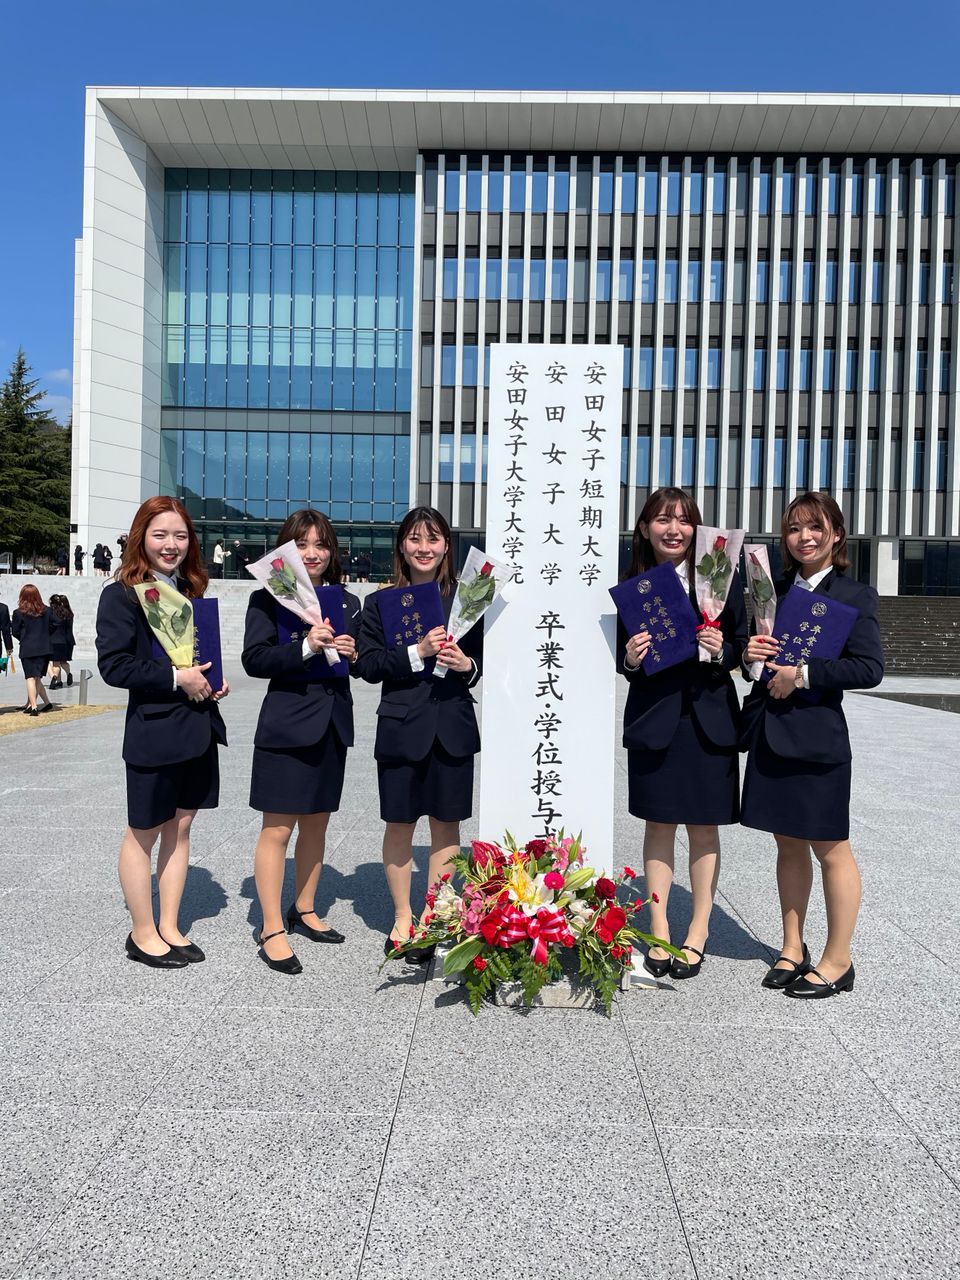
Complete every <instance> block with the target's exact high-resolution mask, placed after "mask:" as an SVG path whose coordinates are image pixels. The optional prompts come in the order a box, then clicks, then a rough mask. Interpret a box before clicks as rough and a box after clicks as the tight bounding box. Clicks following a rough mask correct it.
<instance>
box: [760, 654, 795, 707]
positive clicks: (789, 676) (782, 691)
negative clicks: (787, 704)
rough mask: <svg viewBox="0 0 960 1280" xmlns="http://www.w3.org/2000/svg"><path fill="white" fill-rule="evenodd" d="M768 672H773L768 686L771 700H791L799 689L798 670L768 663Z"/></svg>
mask: <svg viewBox="0 0 960 1280" xmlns="http://www.w3.org/2000/svg"><path fill="white" fill-rule="evenodd" d="M766 668H767V670H768V671H772V672H773V675H772V676H771V677H770V683H769V684H768V685H767V693H769V695H770V697H771V698H777V699H780V698H789V697H790V695H791V693H794V692H795V691H796V688H797V668H796V667H781V666H778V665H777V663H775V662H768V663H766Z"/></svg>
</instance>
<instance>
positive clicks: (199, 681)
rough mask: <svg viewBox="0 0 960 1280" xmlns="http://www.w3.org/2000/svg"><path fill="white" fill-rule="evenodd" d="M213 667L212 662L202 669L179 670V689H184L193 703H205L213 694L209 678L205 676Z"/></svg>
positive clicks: (188, 668)
mask: <svg viewBox="0 0 960 1280" xmlns="http://www.w3.org/2000/svg"><path fill="white" fill-rule="evenodd" d="M212 665H213V664H212V663H210V662H205V663H204V664H203V666H202V667H178V668H177V688H178V689H182V690H183V692H184V693H185V694H186V695H187V697H188V698H189V699H190V701H191V702H203V700H204V699H205V698H209V697H210V695H211V694H212V693H213V690H212V689H211V688H210V684H209V682H208V680H207V677H206V676H205V675H204V674H203V673H204V672H205V671H209V669H210V667H211V666H212Z"/></svg>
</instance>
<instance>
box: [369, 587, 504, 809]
mask: <svg viewBox="0 0 960 1280" xmlns="http://www.w3.org/2000/svg"><path fill="white" fill-rule="evenodd" d="M455 592H456V584H454V586H453V588H452V589H451V591H450V594H449V595H448V596H446V597H443V608H444V615H445V617H447V618H449V616H450V606H451V605H452V604H453V599H454V594H455ZM460 648H461V649H462V650H463V652H464V654H465V655H466V656H467V657H468V658H471V659H472V660H473V663H474V667H473V668H471V670H470V671H467V672H463V673H460V672H457V671H448V672H447V674H446V675H445V676H444V677H443V678H442V679H439V680H438V679H436V678H435V677H434V675H433V670H434V667H435V666H436V662H435V659H433V658H428V659H427V660H426V662H425V664H424V670H423V671H422V672H415V671H413V670H411V667H410V657H409V654H408V653H407V649H406V647H403V646H401V647H398V648H388V647H387V645H386V642H385V640H384V631H383V621H382V619H381V616H380V608H379V605H378V603H377V593H376V592H374V593H373V594H372V595H370V596H368V597H367V600H366V602H365V604H364V607H363V616H362V617H361V619H360V659H359V663H358V666H359V668H360V675H361V676H362V677H363V679H364V680H367V681H369V683H370V684H382V685H383V689H382V695H381V698H380V705H379V706H378V707H377V737H376V744H375V746H374V756H375V757H376V761H377V778H378V782H379V787H380V817H381V818H382V819H383V821H384V822H416V821H417V819H418V818H422V817H424V816H425V815H426V816H429V817H432V818H437V819H439V820H440V821H441V822H462V821H463V819H465V818H469V817H470V814H471V812H472V811H473V758H474V756H475V755H476V753H477V752H478V751H479V750H480V730H479V728H478V726H477V713H476V711H475V709H474V699H473V695H472V694H471V692H470V690H471V688H472V687H473V686H474V685H475V684H476V683H477V681H478V680H479V679H480V676H481V674H482V671H483V627H482V625H477V626H474V627H473V628H472V630H470V631H469V632H468V633H467V634H466V635H465V636H464V637H463V641H462V643H461V645H460Z"/></svg>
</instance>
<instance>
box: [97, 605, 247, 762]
mask: <svg viewBox="0 0 960 1280" xmlns="http://www.w3.org/2000/svg"><path fill="white" fill-rule="evenodd" d="M185 586H186V584H185V583H178V588H179V589H180V590H181V591H183V590H184V588H185ZM97 660H98V666H99V668H100V675H101V676H102V677H103V679H104V681H105V682H106V683H107V684H109V685H113V686H114V688H117V689H126V690H128V692H129V699H128V701H127V721H126V726H125V728H124V734H123V751H122V755H123V758H124V760H125V761H126V762H127V764H133V765H138V766H140V767H141V768H156V767H158V766H160V765H165V764H177V763H178V762H180V761H182V760H193V759H195V758H196V757H197V756H202V755H203V753H204V752H205V751H206V750H207V748H208V747H209V745H210V742H211V739H213V740H215V741H217V742H220V743H222V744H223V745H224V746H226V743H227V733H226V729H225V727H224V723H223V717H222V716H221V714H220V708H219V706H218V704H217V703H216V702H214V701H213V699H212V698H205V699H204V700H203V702H191V701H190V699H189V698H188V697H187V695H186V694H185V693H184V692H183V690H182V689H176V690H175V689H174V687H173V665H172V663H171V662H170V659H169V658H167V657H163V658H157V657H155V656H154V653H153V633H152V632H151V630H150V627H149V626H148V624H147V618H146V615H145V613H144V612H143V609H142V608H141V607H140V602H139V601H138V599H137V595H136V592H135V591H134V590H133V589H132V588H130V587H125V586H124V585H123V584H122V583H120V582H111V583H110V584H109V586H106V587H104V589H103V591H101V593H100V603H99V605H98V607H97Z"/></svg>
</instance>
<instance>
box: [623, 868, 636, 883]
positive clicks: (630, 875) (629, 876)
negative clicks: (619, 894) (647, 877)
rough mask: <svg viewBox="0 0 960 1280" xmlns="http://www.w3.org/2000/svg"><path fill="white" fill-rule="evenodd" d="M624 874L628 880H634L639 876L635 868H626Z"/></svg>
mask: <svg viewBox="0 0 960 1280" xmlns="http://www.w3.org/2000/svg"><path fill="white" fill-rule="evenodd" d="M623 874H624V875H625V876H626V877H627V879H628V880H634V879H635V878H636V875H637V873H636V872H635V871H634V869H633V867H624V868H623Z"/></svg>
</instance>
